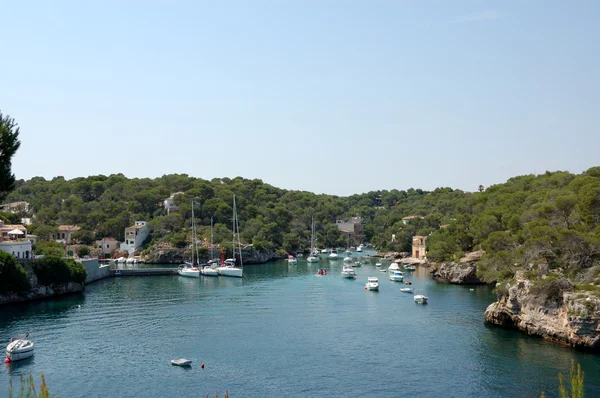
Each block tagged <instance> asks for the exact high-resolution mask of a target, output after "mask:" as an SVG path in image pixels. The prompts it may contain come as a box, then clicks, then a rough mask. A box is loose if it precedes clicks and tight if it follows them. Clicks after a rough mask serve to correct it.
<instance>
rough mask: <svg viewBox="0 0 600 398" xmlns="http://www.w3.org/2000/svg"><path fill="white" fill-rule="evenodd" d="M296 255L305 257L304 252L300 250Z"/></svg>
mask: <svg viewBox="0 0 600 398" xmlns="http://www.w3.org/2000/svg"><path fill="white" fill-rule="evenodd" d="M296 257H300V258H302V257H304V253H303V252H298V253H296Z"/></svg>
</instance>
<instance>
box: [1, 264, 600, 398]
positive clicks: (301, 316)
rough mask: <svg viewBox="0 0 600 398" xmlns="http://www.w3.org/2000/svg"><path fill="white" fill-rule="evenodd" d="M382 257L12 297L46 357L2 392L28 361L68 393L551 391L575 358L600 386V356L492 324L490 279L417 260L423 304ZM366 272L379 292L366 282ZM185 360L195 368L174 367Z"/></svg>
mask: <svg viewBox="0 0 600 398" xmlns="http://www.w3.org/2000/svg"><path fill="white" fill-rule="evenodd" d="M374 264H375V261H373V263H372V264H370V265H363V266H362V267H359V268H356V269H355V270H356V273H357V278H356V280H348V279H344V278H342V277H341V276H340V272H341V269H342V261H341V260H338V261H336V262H332V263H328V262H327V261H326V260H324V261H322V262H321V264H319V263H316V264H309V263H307V262H306V261H305V260H302V259H300V260H299V261H298V263H297V264H295V265H288V264H287V262H285V261H278V262H274V263H269V264H265V265H257V266H249V267H245V268H244V274H245V278H243V279H237V278H223V277H219V278H210V277H205V278H200V279H188V278H182V277H178V276H176V275H174V276H151V277H121V278H109V279H106V280H103V281H99V282H97V283H94V284H91V285H88V286H86V290H85V293H84V294H82V295H76V296H68V297H63V298H59V299H55V300H49V301H43V302H32V303H25V304H19V305H12V306H5V307H2V308H0V339H2V341H6V342H7V343H8V340H9V339H10V337H13V336H15V335H17V334H20V333H24V332H26V331H29V332H30V333H31V336H32V338H33V339H34V341H35V342H36V355H35V356H34V357H33V358H32V359H31V360H26V361H23V362H21V363H13V364H10V365H6V366H3V369H2V372H0V396H1V395H2V394H4V392H5V391H8V382H9V377H10V376H13V381H14V382H17V380H16V378H18V375H19V373H20V372H23V373H25V374H28V373H30V372H31V373H32V374H33V375H34V376H35V377H36V378H38V377H39V373H40V372H44V374H45V376H46V381H47V383H48V385H49V387H50V391H51V393H52V394H53V396H54V395H58V396H60V397H84V396H85V397H107V396H115V397H117V396H118V397H134V396H144V397H165V396H190V397H191V396H205V395H206V394H211V395H212V396H214V393H215V392H216V391H219V394H220V395H221V396H222V395H223V394H224V392H225V390H228V391H229V394H230V396H231V397H236V398H237V397H257V396H268V397H281V396H319V397H351V396H352V397H354V396H367V397H388V396H389V397H402V396H415V395H419V396H422V397H439V396H444V397H482V396H485V397H506V396H539V395H540V393H541V392H542V391H544V392H545V393H546V395H548V396H552V394H554V393H555V392H556V391H557V385H558V377H557V375H558V373H559V372H563V373H565V372H567V373H568V369H569V367H570V364H571V360H575V361H577V362H578V363H580V364H581V366H582V370H583V371H584V372H585V386H586V395H588V396H600V357H599V356H597V355H594V354H590V353H585V352H579V351H575V350H572V349H570V348H566V347H561V346H559V345H556V344H552V343H549V342H546V341H544V340H542V339H539V338H534V337H529V336H526V335H525V334H523V333H521V332H518V331H512V330H506V329H501V328H497V327H492V326H488V325H486V324H485V323H484V322H483V312H484V310H485V308H486V307H487V306H488V305H489V304H490V303H491V302H493V301H494V300H495V296H494V295H493V294H492V293H491V289H490V288H489V287H487V286H479V287H475V288H469V287H463V286H453V285H445V284H436V283H435V282H434V281H432V280H431V278H430V276H429V270H428V269H417V271H415V272H412V273H407V274H408V275H407V277H406V280H410V281H412V282H413V285H412V287H415V288H421V289H424V290H425V291H426V293H427V295H428V297H429V304H428V305H418V304H415V303H414V301H413V300H412V296H411V295H409V294H406V293H402V292H400V288H401V287H403V286H404V285H403V284H402V283H398V282H392V281H389V280H388V278H387V274H386V273H383V272H379V271H377V270H376V269H375V266H374ZM385 264H387V265H389V263H385ZM321 267H323V268H326V269H327V270H328V274H327V275H326V276H316V275H315V274H316V271H317V269H318V268H321ZM368 276H377V277H378V278H379V281H380V291H379V292H370V291H365V290H364V284H365V282H366V280H367V277H368ZM78 306H80V307H78ZM180 357H185V358H189V359H192V360H193V361H194V362H193V365H192V367H191V368H189V369H185V368H178V367H173V366H172V365H171V364H170V362H169V361H170V360H171V359H175V358H180ZM202 363H204V364H205V368H204V369H202V368H201V367H200V364H202Z"/></svg>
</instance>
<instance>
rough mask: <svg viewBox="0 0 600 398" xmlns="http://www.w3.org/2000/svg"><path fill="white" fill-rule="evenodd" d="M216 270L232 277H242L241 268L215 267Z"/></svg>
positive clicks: (222, 274)
mask: <svg viewBox="0 0 600 398" xmlns="http://www.w3.org/2000/svg"><path fill="white" fill-rule="evenodd" d="M217 272H218V273H219V275H221V276H229V277H232V278H241V277H243V270H242V269H241V268H237V267H220V268H217Z"/></svg>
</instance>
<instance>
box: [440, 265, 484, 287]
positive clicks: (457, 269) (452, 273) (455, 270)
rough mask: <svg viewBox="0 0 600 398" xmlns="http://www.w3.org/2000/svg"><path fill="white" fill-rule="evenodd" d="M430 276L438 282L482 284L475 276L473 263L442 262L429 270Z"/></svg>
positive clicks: (475, 271)
mask: <svg viewBox="0 0 600 398" xmlns="http://www.w3.org/2000/svg"><path fill="white" fill-rule="evenodd" d="M431 273H432V276H433V278H434V279H436V280H437V281H438V282H444V283H451V284H454V285H484V284H485V282H483V281H482V280H481V279H479V278H478V277H477V266H476V265H475V263H471V262H469V263H444V264H441V265H440V266H439V267H435V268H434V269H432V270H431Z"/></svg>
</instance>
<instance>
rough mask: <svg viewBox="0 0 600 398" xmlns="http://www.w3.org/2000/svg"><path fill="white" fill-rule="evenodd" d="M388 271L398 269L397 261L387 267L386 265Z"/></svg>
mask: <svg viewBox="0 0 600 398" xmlns="http://www.w3.org/2000/svg"><path fill="white" fill-rule="evenodd" d="M388 271H390V272H393V271H400V266H399V265H398V263H392V264H391V265H390V266H389V267H388Z"/></svg>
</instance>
